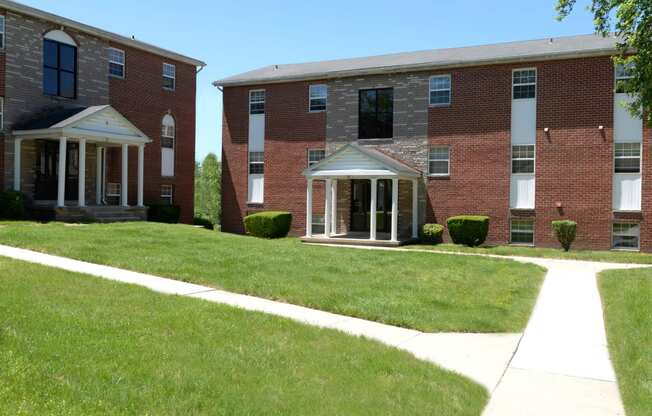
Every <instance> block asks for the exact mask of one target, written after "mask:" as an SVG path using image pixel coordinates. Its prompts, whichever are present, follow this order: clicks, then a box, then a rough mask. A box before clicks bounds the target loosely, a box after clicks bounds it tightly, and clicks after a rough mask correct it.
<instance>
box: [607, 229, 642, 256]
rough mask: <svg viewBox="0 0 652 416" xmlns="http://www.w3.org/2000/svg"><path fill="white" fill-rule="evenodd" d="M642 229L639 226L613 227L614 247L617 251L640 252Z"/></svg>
mask: <svg viewBox="0 0 652 416" xmlns="http://www.w3.org/2000/svg"><path fill="white" fill-rule="evenodd" d="M640 234H641V228H640V226H639V225H638V224H623V223H616V224H614V225H613V231H612V238H613V241H612V245H613V248H615V249H625V250H632V249H633V250H638V248H639V239H640Z"/></svg>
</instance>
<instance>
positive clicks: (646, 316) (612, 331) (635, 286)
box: [599, 269, 652, 416]
mask: <svg viewBox="0 0 652 416" xmlns="http://www.w3.org/2000/svg"><path fill="white" fill-rule="evenodd" d="M599 282H600V292H601V294H602V303H603V305H604V309H605V311H604V312H605V320H606V325H607V337H608V339H609V352H610V353H611V359H612V360H613V362H614V365H615V368H616V373H617V375H618V384H619V385H620V392H621V394H622V397H623V401H624V403H625V410H626V411H627V415H628V416H649V415H650V414H652V269H633V270H611V271H606V272H602V273H601V274H600V277H599Z"/></svg>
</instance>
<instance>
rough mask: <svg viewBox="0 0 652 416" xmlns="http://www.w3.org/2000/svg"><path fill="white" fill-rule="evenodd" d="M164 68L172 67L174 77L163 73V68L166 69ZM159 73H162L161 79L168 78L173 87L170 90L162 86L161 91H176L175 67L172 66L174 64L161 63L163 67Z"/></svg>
mask: <svg viewBox="0 0 652 416" xmlns="http://www.w3.org/2000/svg"><path fill="white" fill-rule="evenodd" d="M166 67H172V68H174V75H173V76H170V75H167V74H166V73H165V68H166ZM161 73H162V75H163V78H169V79H171V80H172V85H173V87H172V88H168V87H165V86H164V87H163V89H164V90H167V91H174V90H176V89H177V66H176V65H174V64H170V63H167V62H163V67H162V70H161Z"/></svg>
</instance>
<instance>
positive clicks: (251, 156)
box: [215, 35, 652, 251]
mask: <svg viewBox="0 0 652 416" xmlns="http://www.w3.org/2000/svg"><path fill="white" fill-rule="evenodd" d="M615 43H616V42H615V39H614V38H603V37H600V36H594V35H586V36H574V37H564V38H554V39H545V40H535V41H525V42H512V43H503V44H495V45H486V46H477V47H466V48H455V49H441V50H431V51H423V52H415V53H400V54H392V55H384V56H375V57H368V58H358V59H344V60H335V61H324V62H313V63H305V64H291V65H272V66H268V67H264V68H261V69H257V70H254V71H250V72H246V73H243V74H240V75H236V76H233V77H229V78H226V79H224V80H221V81H217V82H216V83H215V84H216V85H217V86H221V87H222V88H223V97H224V124H223V185H222V189H223V198H222V201H223V202H222V204H223V206H222V216H223V217H222V228H223V230H226V231H231V232H243V225H242V219H243V217H244V216H245V215H247V214H249V213H252V212H255V211H258V210H289V211H291V212H292V213H293V216H294V222H293V233H294V234H298V235H304V236H305V237H306V238H308V239H311V240H312V241H323V240H326V241H328V240H329V239H330V238H341V239H343V240H342V241H344V239H347V238H348V239H351V240H352V241H353V242H362V241H365V240H369V241H372V242H379V241H380V242H384V243H387V244H398V243H400V242H401V241H404V240H406V239H410V238H411V237H414V236H416V235H418V227H419V226H420V225H421V224H423V223H424V222H438V223H442V224H445V220H446V218H448V217H450V216H453V215H459V214H480V215H488V216H489V217H490V219H491V225H490V232H489V237H488V242H489V243H500V244H505V243H513V244H531V245H537V246H558V243H557V242H556V240H555V238H554V236H553V235H552V232H551V224H550V223H551V221H553V220H556V219H572V220H575V221H577V223H578V229H577V239H576V244H575V247H581V248H594V249H609V248H616V249H633V250H637V249H641V250H645V251H652V221H650V220H649V218H650V217H651V216H652V188H650V183H652V157H650V156H649V155H650V154H651V153H652V133H651V132H652V130H651V129H650V128H648V127H645V128H644V126H643V122H642V120H640V119H637V118H633V117H631V116H630V115H629V113H628V112H627V111H626V110H625V109H624V107H623V106H622V105H621V104H620V102H621V101H627V100H628V99H630V98H629V97H628V96H627V95H626V94H622V93H620V92H619V90H618V88H616V85H617V84H618V83H619V82H621V81H622V82H626V79H627V77H628V71H627V70H626V68H615V67H614V64H613V61H612V60H611V56H612V55H613V54H615V53H616V48H615ZM397 188H398V191H396V189H397ZM306 224H308V226H306ZM331 241H332V240H331Z"/></svg>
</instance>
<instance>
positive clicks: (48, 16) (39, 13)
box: [0, 0, 206, 67]
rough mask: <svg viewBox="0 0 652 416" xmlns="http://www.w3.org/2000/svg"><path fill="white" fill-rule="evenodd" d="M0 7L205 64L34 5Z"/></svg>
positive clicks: (0, 3)
mask: <svg viewBox="0 0 652 416" xmlns="http://www.w3.org/2000/svg"><path fill="white" fill-rule="evenodd" d="M0 7H1V8H3V9H7V10H10V11H12V12H16V13H19V14H24V15H27V16H31V17H36V18H38V19H43V20H47V21H49V22H53V23H56V24H57V25H60V26H64V27H70V28H73V29H76V30H79V31H80V32H84V33H88V34H91V35H95V36H98V37H100V38H104V39H108V40H112V41H114V42H117V43H121V44H123V45H127V46H131V47H133V48H136V49H140V50H144V51H148V52H151V53H153V54H156V55H160V56H164V57H167V58H169V59H173V60H176V61H179V62H183V63H186V64H189V65H193V66H198V67H204V66H206V64H205V63H204V62H203V61H200V60H198V59H194V58H190V57H188V56H185V55H181V54H179V53H176V52H173V51H170V50H167V49H163V48H160V47H158V46H155V45H151V44H149V43H146V42H141V41H139V40H136V39H133V38H129V37H126V36H122V35H118V34H117V33H113V32H109V31H106V30H103V29H99V28H97V27H93V26H89V25H86V24H84V23H80V22H77V21H75V20H71V19H67V18H65V17H62V16H58V15H56V14H53V13H48V12H46V11H43V10H40V9H36V8H34V7H29V6H26V5H24V4H22V3H18V2H16V1H10V0H0Z"/></svg>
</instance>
